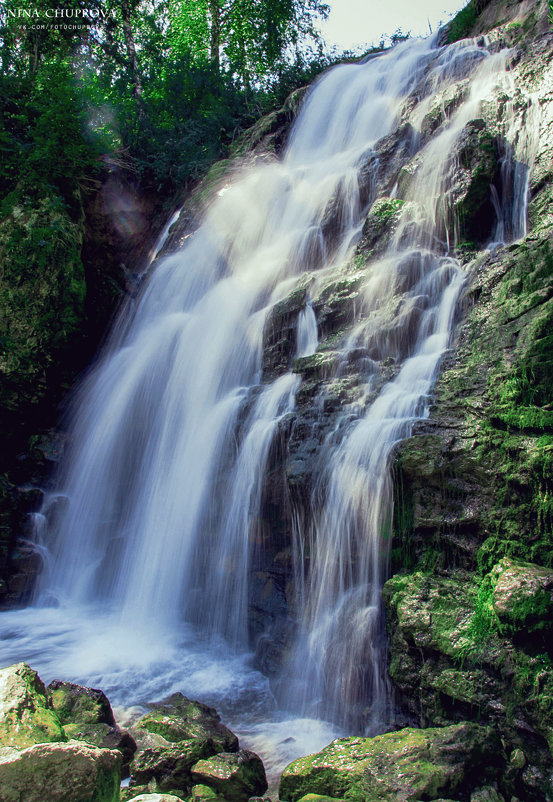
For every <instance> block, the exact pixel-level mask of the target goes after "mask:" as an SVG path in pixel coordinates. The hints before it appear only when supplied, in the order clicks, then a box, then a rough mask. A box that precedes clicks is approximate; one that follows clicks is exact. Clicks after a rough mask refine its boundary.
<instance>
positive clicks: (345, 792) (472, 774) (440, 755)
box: [279, 722, 505, 802]
mask: <svg viewBox="0 0 553 802" xmlns="http://www.w3.org/2000/svg"><path fill="white" fill-rule="evenodd" d="M504 764H505V755H504V753H503V748H502V746H501V741H500V739H499V737H498V735H497V734H496V733H495V732H494V731H493V730H492V729H491V728H490V727H481V726H480V725H478V724H473V723H469V722H466V723H462V724H457V725H453V726H450V727H441V728H438V727H437V728H432V729H426V730H418V729H413V728H406V729H403V730H399V731H397V732H389V733H385V734H384V735H378V736H376V737H375V738H339V739H338V740H336V741H333V742H332V743H331V744H330V745H329V746H327V747H326V748H325V749H323V750H322V751H321V752H318V753H317V754H315V755H310V756H308V757H304V758H300V759H299V760H296V761H295V762H294V763H291V764H290V765H289V766H288V767H287V768H286V769H285V771H284V773H283V775H282V778H281V781H280V787H279V798H280V799H282V800H287V802H297V800H299V799H301V798H302V797H304V796H305V795H306V794H309V793H315V794H322V795H328V796H331V797H335V798H337V799H344V798H347V799H365V800H368V799H370V800H374V801H375V802H376V800H387V801H388V802H409V801H410V800H413V801H414V800H420V799H426V800H432V799H433V800H436V799H439V798H444V797H446V796H449V795H451V796H456V795H457V794H459V795H462V796H463V797H465V796H466V795H467V794H468V793H470V790H471V789H472V788H473V787H474V786H475V785H476V784H477V783H478V785H480V784H481V783H482V781H483V780H484V781H485V780H486V779H489V780H490V781H493V779H494V778H495V777H496V776H498V775H499V774H500V773H501V771H502V769H503V767H504Z"/></svg>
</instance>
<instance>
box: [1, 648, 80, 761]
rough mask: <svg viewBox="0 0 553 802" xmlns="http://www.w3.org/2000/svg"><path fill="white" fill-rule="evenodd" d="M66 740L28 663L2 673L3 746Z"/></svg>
mask: <svg viewBox="0 0 553 802" xmlns="http://www.w3.org/2000/svg"><path fill="white" fill-rule="evenodd" d="M66 740H67V737H66V735H65V733H64V731H63V728H62V725H61V722H60V719H59V717H58V715H57V713H56V711H55V710H54V708H53V706H52V702H51V700H50V698H49V696H48V694H47V692H46V688H45V687H44V684H43V682H42V680H41V679H40V677H39V676H38V674H37V673H36V671H33V669H32V668H30V667H29V666H28V665H26V664H25V663H18V664H17V665H14V666H10V667H9V668H4V669H2V670H0V745H1V746H11V747H16V748H18V749H22V748H24V747H28V746H32V745H34V744H37V743H46V742H51V741H66Z"/></svg>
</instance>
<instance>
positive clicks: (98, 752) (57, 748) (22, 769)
mask: <svg viewBox="0 0 553 802" xmlns="http://www.w3.org/2000/svg"><path fill="white" fill-rule="evenodd" d="M120 763H121V755H120V754H119V752H115V751H111V750H109V749H98V748H97V747H94V746H89V745H88V744H84V743H82V742H80V741H68V742H67V743H41V744H36V745H35V746H31V747H29V748H27V749H24V750H23V751H19V750H17V749H12V748H0V789H1V792H0V793H1V799H2V802H21V800H25V802H117V800H118V799H119V784H120V781H121V775H120Z"/></svg>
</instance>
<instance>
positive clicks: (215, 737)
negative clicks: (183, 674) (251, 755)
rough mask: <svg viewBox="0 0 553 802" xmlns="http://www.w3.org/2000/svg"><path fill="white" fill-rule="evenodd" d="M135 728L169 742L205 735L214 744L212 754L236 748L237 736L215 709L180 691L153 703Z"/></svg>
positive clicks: (233, 750) (203, 736)
mask: <svg viewBox="0 0 553 802" xmlns="http://www.w3.org/2000/svg"><path fill="white" fill-rule="evenodd" d="M135 730H136V732H137V735H139V733H140V730H142V731H146V732H149V733H151V734H155V735H159V736H161V737H162V738H163V739H164V740H165V741H166V742H168V743H180V742H181V741H188V740H190V739H192V738H203V739H206V738H207V739H208V740H210V741H211V742H212V743H213V750H212V754H215V752H223V751H224V752H235V751H236V750H237V749H238V738H237V737H236V735H234V733H233V732H231V731H230V730H229V729H228V727H225V725H224V724H222V723H221V719H220V717H219V714H218V713H217V711H216V710H215V709H214V708H213V707H208V706H207V705H204V704H202V703H201V702H194V701H193V700H192V699H187V697H186V696H183V694H182V693H174V694H173V695H172V696H170V697H169V698H168V699H165V700H164V701H163V702H160V703H158V704H156V705H155V706H154V707H153V709H152V710H151V712H150V713H147V714H146V715H145V716H144V717H143V718H141V719H140V720H139V721H138V722H137V723H136V725H135ZM197 759H199V758H197Z"/></svg>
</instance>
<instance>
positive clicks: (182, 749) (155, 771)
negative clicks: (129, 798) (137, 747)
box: [130, 738, 215, 792]
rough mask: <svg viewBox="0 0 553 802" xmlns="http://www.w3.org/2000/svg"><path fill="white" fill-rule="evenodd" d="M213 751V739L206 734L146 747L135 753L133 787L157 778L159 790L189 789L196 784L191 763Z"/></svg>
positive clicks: (132, 775) (132, 774) (146, 783)
mask: <svg viewBox="0 0 553 802" xmlns="http://www.w3.org/2000/svg"><path fill="white" fill-rule="evenodd" d="M214 751H215V750H214V747H213V743H212V742H211V741H209V740H207V739H205V738H193V739H191V740H188V741H179V743H178V744H174V745H173V746H167V747H159V748H152V749H144V750H142V751H140V752H138V753H137V754H136V756H135V758H134V760H133V762H132V765H131V782H130V787H131V788H132V787H133V786H137V785H138V786H144V785H148V784H149V783H151V782H152V781H153V780H155V783H156V787H157V789H158V790H160V791H171V790H173V789H175V790H178V791H185V792H188V791H189V789H190V788H191V787H192V785H193V784H194V783H193V781H192V775H191V769H192V766H194V765H195V764H196V763H197V762H198V761H199V760H202V759H203V758H208V757H210V756H211V755H213V754H214Z"/></svg>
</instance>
